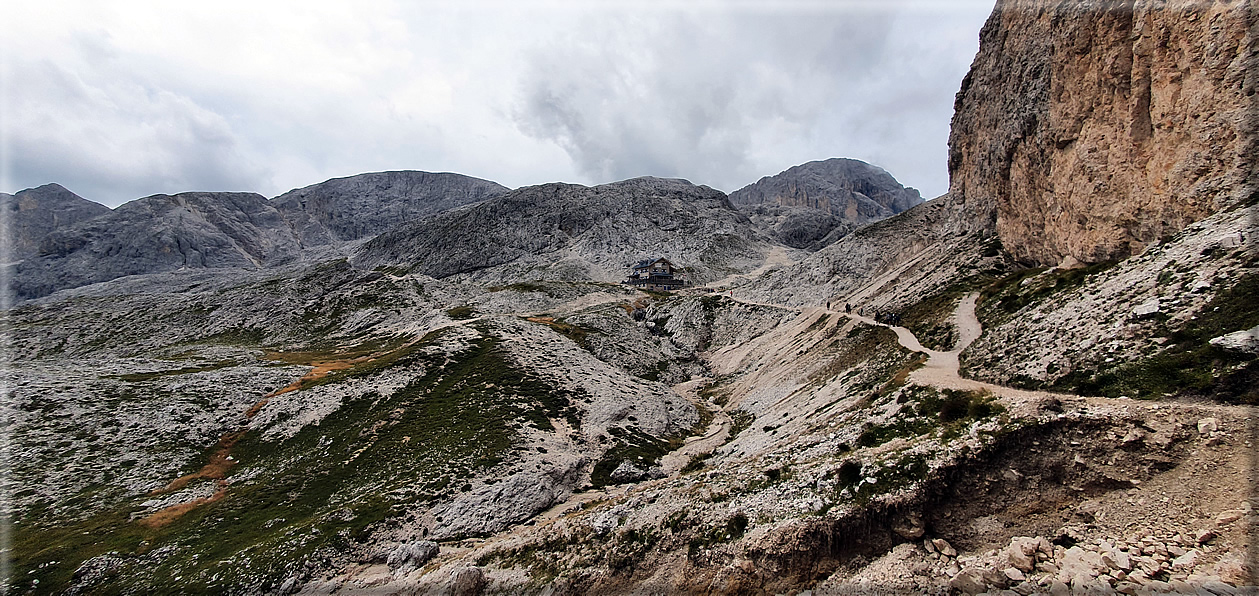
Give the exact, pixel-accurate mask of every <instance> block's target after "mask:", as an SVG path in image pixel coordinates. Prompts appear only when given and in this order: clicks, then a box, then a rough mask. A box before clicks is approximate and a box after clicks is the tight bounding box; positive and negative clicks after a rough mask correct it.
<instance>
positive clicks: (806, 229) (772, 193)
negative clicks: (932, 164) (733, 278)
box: [730, 158, 922, 250]
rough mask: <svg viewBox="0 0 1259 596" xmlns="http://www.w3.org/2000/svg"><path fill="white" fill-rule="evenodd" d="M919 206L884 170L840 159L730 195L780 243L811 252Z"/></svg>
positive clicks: (800, 168) (771, 178) (918, 200)
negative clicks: (865, 225) (869, 224)
mask: <svg viewBox="0 0 1259 596" xmlns="http://www.w3.org/2000/svg"><path fill="white" fill-rule="evenodd" d="M921 202H922V197H921V196H920V195H919V194H918V191H917V190H914V189H912V188H905V187H904V186H901V184H900V183H898V182H897V181H896V179H895V178H893V177H892V175H891V174H888V173H887V172H886V171H884V170H883V169H881V168H879V167H877V166H872V165H870V164H868V163H865V162H862V161H858V160H855V159H843V158H834V159H827V160H823V161H811V162H809V163H805V164H801V165H798V166H794V167H791V168H788V169H787V170H786V171H783V172H780V173H778V174H776V175H774V176H766V177H764V178H761V179H760V180H758V181H756V182H755V183H753V184H749V185H748V186H745V187H743V188H740V189H739V190H736V191H734V192H732V193H730V203H731V204H733V205H734V206H736V207H738V208H739V209H740V210H742V211H744V212H746V213H748V214H749V215H750V216H751V217H752V218H753V219H754V220H756V221H757V223H759V224H760V225H762V226H763V227H766V228H769V229H770V230H772V231H773V235H774V238H775V239H777V240H778V241H779V242H782V243H783V244H786V245H787V246H791V247H793V248H808V249H812V250H816V249H818V248H821V247H823V246H826V245H828V244H830V243H831V242H834V241H835V240H837V239H839V238H841V237H843V235H844V234H847V233H848V232H851V231H852V230H854V229H856V228H858V227H860V226H862V225H864V224H868V223H872V222H875V221H878V220H880V219H885V218H887V217H891V216H893V215H896V214H897V213H900V212H902V211H904V210H906V209H909V208H910V207H913V206H915V205H917V204H919V203H921Z"/></svg>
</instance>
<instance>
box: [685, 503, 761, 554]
mask: <svg viewBox="0 0 1259 596" xmlns="http://www.w3.org/2000/svg"><path fill="white" fill-rule="evenodd" d="M747 529H748V516H747V515H745V514H744V513H743V512H742V511H739V512H736V513H734V514H733V515H731V516H730V517H729V518H728V519H727V520H726V523H724V524H721V525H716V526H713V527H711V528H708V529H707V531H703V532H701V533H699V534H698V535H696V536H694V537H692V538H691V540H690V542H689V543H688V544H687V553H686V554H687V557H688V558H691V559H694V558H695V557H696V556H697V555H698V554H699V553H700V551H702V550H703V549H706V548H708V547H710V546H712V545H714V544H721V543H725V542H733V541H735V540H738V539H739V538H742V537H743V534H744V533H745V532H747Z"/></svg>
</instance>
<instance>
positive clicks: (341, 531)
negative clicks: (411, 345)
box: [13, 335, 574, 594]
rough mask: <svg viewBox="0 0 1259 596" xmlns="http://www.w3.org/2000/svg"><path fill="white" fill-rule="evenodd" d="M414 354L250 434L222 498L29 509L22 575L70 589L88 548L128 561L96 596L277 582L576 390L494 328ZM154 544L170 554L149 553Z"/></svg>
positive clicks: (21, 528)
mask: <svg viewBox="0 0 1259 596" xmlns="http://www.w3.org/2000/svg"><path fill="white" fill-rule="evenodd" d="M430 339H431V338H430ZM408 357H409V358H414V359H415V360H416V361H417V362H418V363H419V364H421V365H422V366H424V370H425V374H424V375H423V376H422V377H420V378H419V379H416V380H415V381H413V382H411V383H409V384H408V385H406V386H405V387H403V388H402V389H399V390H398V391H396V392H394V393H392V394H390V395H387V396H386V395H381V394H378V393H375V392H368V393H366V394H363V395H360V396H358V397H357V398H353V399H349V400H347V401H346V402H345V403H344V404H343V405H342V407H341V408H340V409H339V410H338V411H337V412H335V413H333V414H331V415H329V416H328V417H326V418H325V419H324V420H322V421H321V422H320V423H319V424H318V425H309V426H306V427H304V428H303V429H302V430H300V431H299V432H298V433H297V434H296V435H295V436H293V437H292V438H289V439H285V440H281V441H264V440H263V439H262V438H261V436H260V433H259V432H258V431H254V430H251V431H248V432H247V433H245V434H244V435H243V436H242V437H241V438H240V439H239V441H238V442H237V443H236V444H235V446H234V448H233V449H232V452H231V453H232V456H233V457H234V458H235V459H236V460H237V461H238V462H239V463H238V464H237V465H235V466H234V467H232V468H231V470H230V471H229V476H228V479H229V481H230V480H232V479H233V478H237V479H238V480H237V481H236V482H232V483H231V484H229V486H228V488H227V492H226V494H225V496H224V497H223V498H221V499H218V500H216V501H213V502H209V503H205V504H202V505H200V506H199V507H195V508H193V509H191V510H190V511H188V512H186V513H184V514H183V515H182V516H179V517H177V518H175V519H174V520H173V521H171V522H170V523H168V524H167V525H163V526H159V527H148V526H144V525H141V524H139V523H137V522H135V521H130V520H129V517H128V516H129V514H130V511H133V510H135V508H136V506H137V504H138V503H139V502H140V501H143V500H145V499H147V498H149V497H145V496H141V497H137V498H136V499H135V501H134V502H133V503H131V504H130V505H131V506H130V507H122V508H119V509H117V510H114V511H111V512H107V513H103V514H99V515H95V516H92V517H90V518H87V519H85V520H82V521H79V522H74V523H68V524H67V523H59V520H55V519H46V518H41V516H40V515H39V514H38V513H33V514H31V515H30V516H28V517H27V518H26V519H23V520H21V521H20V523H19V524H17V526H16V528H17V531H16V533H15V534H16V535H15V541H14V546H15V548H14V552H13V557H14V563H15V571H16V574H15V577H21V578H23V581H31V580H34V579H39V580H40V584H39V585H40V589H41V590H43V589H47V590H48V591H60V590H64V589H65V587H66V586H67V583H68V582H69V580H70V576H71V574H72V573H73V572H74V570H75V569H77V568H78V567H79V565H80V564H81V563H82V562H83V561H84V560H85V559H87V558H89V557H92V556H95V555H99V554H102V553H105V552H109V551H114V552H116V553H117V555H118V557H120V559H121V560H122V561H123V563H122V565H121V566H120V567H119V568H118V569H117V570H116V575H115V576H112V577H110V578H107V579H106V580H104V581H105V583H103V584H102V585H99V586H96V587H94V588H92V591H93V593H106V594H108V593H118V592H162V591H164V589H165V588H166V587H168V586H171V585H179V586H181V590H182V591H186V592H188V593H216V592H242V591H254V589H258V590H261V591H264V592H267V591H274V590H275V589H276V588H277V587H278V584H279V582H280V581H282V580H283V579H284V578H285V577H288V576H289V575H291V574H292V573H294V572H295V571H296V570H297V569H298V568H300V567H301V565H302V564H303V563H304V560H305V559H306V558H307V557H309V556H311V555H312V554H314V553H315V552H316V551H317V550H319V549H323V548H333V549H338V550H341V549H345V548H349V547H350V546H351V545H352V544H353V543H354V542H356V541H362V540H364V539H365V538H366V537H367V536H368V535H369V534H370V532H371V531H372V529H373V528H374V527H375V526H376V524H378V523H379V522H381V521H382V520H385V519H387V518H389V517H392V516H396V515H399V514H401V513H403V512H404V511H405V510H406V507H407V506H408V505H410V504H413V503H422V502H427V501H432V500H436V499H442V498H446V497H449V496H451V495H453V494H454V493H455V492H456V491H458V490H459V488H460V487H461V486H462V485H463V484H465V481H464V479H466V478H469V477H471V476H473V475H475V474H476V473H477V472H478V471H479V470H484V469H486V468H489V467H493V466H496V465H498V464H500V463H501V462H503V461H504V460H505V458H506V457H508V455H509V454H510V452H511V451H512V449H514V448H516V443H517V442H518V441H517V437H518V430H519V429H520V428H522V427H523V426H524V425H526V424H532V425H534V426H538V427H542V426H549V425H550V418H552V417H562V416H565V415H567V414H569V413H571V412H572V407H571V405H570V404H571V401H572V398H573V397H574V396H572V395H570V394H568V393H567V392H563V391H558V390H556V388H555V387H553V386H551V385H550V384H549V383H546V382H544V381H542V380H541V379H539V378H537V377H535V376H534V375H533V374H532V373H531V372H530V371H527V370H522V369H520V368H518V367H516V366H515V365H513V364H512V362H511V360H510V359H509V358H508V357H507V356H506V354H505V353H504V352H503V351H502V350H501V349H500V347H499V345H498V339H497V338H495V337H492V336H489V335H482V337H481V338H480V339H478V340H476V341H473V342H471V344H470V345H469V346H468V347H467V348H466V349H464V350H463V351H461V352H459V353H456V354H454V355H451V356H450V358H449V360H448V359H447V354H446V353H444V352H442V353H438V354H435V355H428V354H424V353H422V352H419V351H412V352H408ZM394 363H395V365H396V364H397V363H398V361H397V360H395V361H394ZM360 372H363V371H360ZM165 547H171V548H169V549H167V548H165ZM156 549H162V551H164V552H166V554H165V555H164V556H163V557H160V558H156V559H154V558H146V557H143V556H142V555H143V554H144V553H148V552H151V551H155V550H156ZM176 577H179V578H180V579H179V580H178V581H176V580H175V579H174V578H176ZM246 588H248V589H246Z"/></svg>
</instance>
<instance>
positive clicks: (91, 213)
mask: <svg viewBox="0 0 1259 596" xmlns="http://www.w3.org/2000/svg"><path fill="white" fill-rule="evenodd" d="M0 209H4V211H5V214H6V217H7V221H8V225H9V226H10V227H9V234H8V236H7V237H8V240H9V242H10V245H9V247H8V248H9V251H10V253H9V254H10V256H11V258H12V259H15V260H20V259H25V258H28V257H31V256H34V255H35V254H37V253H38V252H39V243H40V240H41V239H43V237H44V236H46V235H48V234H49V233H51V232H53V231H55V230H60V229H62V228H65V227H67V226H71V225H73V224H76V223H78V222H80V221H84V220H88V219H92V218H95V217H100V216H102V215H104V214H106V213H109V212H110V210H109V207H106V206H104V205H101V204H100V203H95V202H92V201H89V200H87V199H84V198H83V197H80V196H79V195H76V194H74V193H73V192H70V191H69V190H67V189H66V187H64V186H61V185H60V184H55V183H54V184H45V185H43V186H39V187H36V188H29V189H26V190H23V191H19V192H18V193H17V194H14V195H10V194H6V193H0Z"/></svg>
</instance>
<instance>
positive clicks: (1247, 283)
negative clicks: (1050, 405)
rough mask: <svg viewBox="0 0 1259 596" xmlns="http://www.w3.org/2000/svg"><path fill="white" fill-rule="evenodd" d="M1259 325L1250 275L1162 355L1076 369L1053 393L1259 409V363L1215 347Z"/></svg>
mask: <svg viewBox="0 0 1259 596" xmlns="http://www.w3.org/2000/svg"><path fill="white" fill-rule="evenodd" d="M1256 325H1259V275H1257V274H1255V273H1253V272H1252V273H1248V274H1247V275H1244V276H1243V277H1241V278H1240V279H1238V280H1237V281H1236V282H1235V283H1234V284H1233V285H1232V286H1230V287H1229V288H1228V289H1226V290H1224V291H1221V292H1220V293H1219V294H1217V295H1216V296H1215V298H1213V299H1212V300H1211V301H1210V302H1209V303H1207V304H1206V306H1204V307H1203V308H1202V310H1201V311H1199V312H1198V313H1197V315H1196V318H1194V319H1191V320H1189V321H1187V322H1186V323H1185V324H1184V325H1183V326H1182V327H1180V328H1179V329H1176V330H1168V329H1163V330H1162V332H1161V333H1159V334H1160V335H1163V336H1165V337H1167V338H1169V340H1170V341H1169V342H1168V343H1167V346H1166V347H1165V348H1164V349H1163V350H1162V351H1161V352H1159V353H1157V354H1155V355H1153V356H1150V357H1149V358H1143V359H1141V360H1137V361H1135V362H1127V363H1121V364H1118V365H1116V366H1113V367H1110V368H1104V369H1098V370H1077V371H1072V372H1071V373H1069V374H1067V375H1065V376H1063V377H1062V378H1060V379H1058V380H1057V381H1055V382H1054V383H1053V384H1052V385H1051V388H1052V389H1054V390H1059V391H1070V392H1074V393H1080V394H1083V395H1101V396H1106V397H1119V396H1122V395H1127V396H1131V397H1137V398H1144V399H1151V398H1161V397H1163V396H1165V395H1201V396H1208V397H1212V398H1215V399H1218V400H1220V401H1224V402H1228V403H1242V404H1252V405H1253V404H1259V358H1256V356H1255V355H1253V354H1239V353H1236V352H1229V351H1226V350H1223V349H1220V348H1218V347H1216V346H1213V345H1211V344H1210V343H1209V342H1210V341H1211V339H1212V338H1215V337H1219V336H1221V335H1225V334H1228V333H1232V332H1234V331H1240V330H1243V329H1251V328H1253V327H1255V326H1256Z"/></svg>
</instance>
